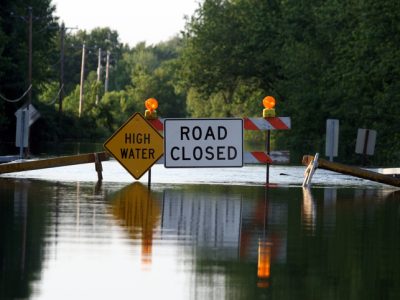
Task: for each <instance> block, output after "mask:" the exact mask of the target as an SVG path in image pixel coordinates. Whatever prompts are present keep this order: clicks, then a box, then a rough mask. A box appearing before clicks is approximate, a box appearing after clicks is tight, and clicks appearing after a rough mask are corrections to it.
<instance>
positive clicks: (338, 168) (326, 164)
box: [302, 155, 400, 187]
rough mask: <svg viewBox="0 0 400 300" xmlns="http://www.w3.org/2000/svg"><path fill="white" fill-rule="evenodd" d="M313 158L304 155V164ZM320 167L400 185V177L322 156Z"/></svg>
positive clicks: (319, 162) (319, 160)
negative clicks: (333, 160) (348, 164)
mask: <svg viewBox="0 0 400 300" xmlns="http://www.w3.org/2000/svg"><path fill="white" fill-rule="evenodd" d="M313 159H314V157H313V156H312V155H304V156H303V161H302V163H303V165H306V166H307V165H309V163H310V162H311V161H312V160H313ZM318 168H321V169H325V170H330V171H334V172H338V173H342V174H346V175H351V176H355V177H359V178H363V179H368V180H371V181H376V182H380V183H384V184H388V185H392V186H397V187H400V179H398V178H394V177H391V176H387V175H384V174H381V173H376V172H372V171H368V170H365V169H360V168H357V167H351V166H347V165H344V164H339V163H334V162H329V161H327V160H325V159H322V158H319V159H318Z"/></svg>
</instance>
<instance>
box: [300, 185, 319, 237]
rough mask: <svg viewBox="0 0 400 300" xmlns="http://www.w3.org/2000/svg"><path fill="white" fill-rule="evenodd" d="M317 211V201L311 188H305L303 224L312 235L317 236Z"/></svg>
mask: <svg viewBox="0 0 400 300" xmlns="http://www.w3.org/2000/svg"><path fill="white" fill-rule="evenodd" d="M315 222H316V210H315V201H314V199H313V196H312V194H311V191H310V189H309V188H304V187H303V205H302V223H303V226H304V228H305V230H306V231H307V232H309V234H310V235H314V234H315V224H316V223H315Z"/></svg>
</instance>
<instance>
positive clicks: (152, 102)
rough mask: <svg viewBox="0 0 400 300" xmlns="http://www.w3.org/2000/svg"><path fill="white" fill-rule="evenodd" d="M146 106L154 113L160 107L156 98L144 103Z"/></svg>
mask: <svg viewBox="0 0 400 300" xmlns="http://www.w3.org/2000/svg"><path fill="white" fill-rule="evenodd" d="M144 105H145V106H146V108H147V109H148V110H149V111H151V112H153V111H155V110H156V109H157V107H158V101H157V99H155V98H149V99H147V100H146V101H145V102H144Z"/></svg>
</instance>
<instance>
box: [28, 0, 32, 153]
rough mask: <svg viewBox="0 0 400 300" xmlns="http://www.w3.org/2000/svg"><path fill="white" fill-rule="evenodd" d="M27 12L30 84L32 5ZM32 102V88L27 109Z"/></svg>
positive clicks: (29, 78)
mask: <svg viewBox="0 0 400 300" xmlns="http://www.w3.org/2000/svg"><path fill="white" fill-rule="evenodd" d="M28 13H29V20H28V22H29V29H28V31H29V32H28V48H29V50H28V52H29V54H28V56H29V58H28V85H29V86H31V84H32V7H31V6H29V7H28ZM31 103H32V89H30V90H29V93H28V110H29V105H30V104H31ZM28 148H29V145H28Z"/></svg>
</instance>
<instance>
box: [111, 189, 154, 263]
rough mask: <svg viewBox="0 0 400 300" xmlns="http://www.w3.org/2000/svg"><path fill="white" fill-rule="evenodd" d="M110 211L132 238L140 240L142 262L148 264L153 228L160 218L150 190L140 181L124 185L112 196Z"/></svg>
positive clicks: (150, 260) (150, 255) (150, 254)
mask: <svg viewBox="0 0 400 300" xmlns="http://www.w3.org/2000/svg"><path fill="white" fill-rule="evenodd" d="M112 213H113V215H114V216H115V217H116V218H117V219H118V220H121V221H122V224H123V226H124V227H125V228H126V229H127V230H128V232H129V234H130V236H131V238H132V239H135V240H136V239H141V240H142V264H143V265H150V264H151V262H152V259H151V257H152V245H153V229H154V228H155V227H156V226H157V224H158V222H159V219H160V207H159V205H158V203H157V201H155V200H154V199H153V197H152V194H151V192H150V191H149V190H148V189H147V187H146V186H144V185H143V184H141V183H140V182H134V183H133V184H131V185H128V186H126V187H125V188H123V189H122V190H120V191H119V192H118V193H117V194H115V195H114V196H113V198H112Z"/></svg>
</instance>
